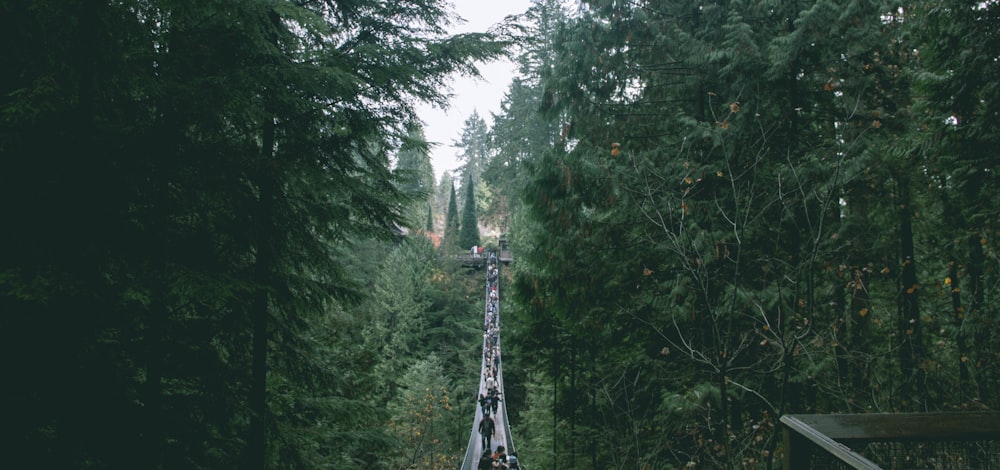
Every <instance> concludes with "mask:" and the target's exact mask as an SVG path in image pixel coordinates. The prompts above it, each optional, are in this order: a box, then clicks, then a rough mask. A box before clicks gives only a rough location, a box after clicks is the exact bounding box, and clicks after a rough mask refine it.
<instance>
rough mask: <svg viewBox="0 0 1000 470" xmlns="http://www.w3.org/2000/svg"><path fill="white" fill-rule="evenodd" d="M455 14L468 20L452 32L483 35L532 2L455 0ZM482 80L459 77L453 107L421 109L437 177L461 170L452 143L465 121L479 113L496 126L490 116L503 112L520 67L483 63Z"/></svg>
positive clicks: (520, 0)
mask: <svg viewBox="0 0 1000 470" xmlns="http://www.w3.org/2000/svg"><path fill="white" fill-rule="evenodd" d="M452 3H453V5H454V7H455V12H456V13H458V16H460V17H462V18H464V19H465V20H466V21H465V23H463V24H459V25H455V26H453V28H452V29H453V31H452V33H467V32H483V31H486V30H488V29H489V28H490V27H491V26H493V25H494V24H496V23H499V22H501V21H503V19H504V17H506V16H507V15H512V14H519V13H523V12H525V11H527V9H528V8H529V7H530V6H531V0H452ZM479 71H480V73H481V74H482V79H480V80H473V79H470V78H465V77H456V78H454V79H453V80H452V82H451V85H452V87H451V88H452V89H451V94H452V95H454V96H453V98H452V99H451V106H450V107H449V108H448V110H445V111H443V110H440V109H437V108H434V107H431V106H428V105H421V106H419V107H418V108H417V113H418V114H419V115H420V119H421V120H422V121H423V122H424V133H425V134H426V137H427V140H428V141H429V142H431V144H432V147H431V164H432V165H433V166H434V178H435V179H437V178H440V177H441V173H443V172H444V171H445V170H454V169H455V168H457V167H458V162H457V161H456V160H455V155H456V154H457V153H458V149H456V148H455V147H452V144H453V143H454V142H455V141H457V140H458V138H459V137H460V136H461V134H462V125H463V124H464V123H465V120H466V119H468V117H469V116H471V115H472V112H473V111H477V112H478V113H479V115H480V116H481V117H482V118H483V119H485V120H486V124H487V125H490V126H492V124H493V120H492V116H491V114H490V113H498V112H500V102H501V100H503V96H504V93H506V92H507V88H508V86H509V85H510V82H511V79H512V78H513V77H514V74H515V72H516V71H517V66H516V65H514V64H513V63H511V62H508V61H499V62H493V63H488V64H479Z"/></svg>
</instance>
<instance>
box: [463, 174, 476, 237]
mask: <svg viewBox="0 0 1000 470" xmlns="http://www.w3.org/2000/svg"><path fill="white" fill-rule="evenodd" d="M463 189H465V206H464V207H462V220H461V223H460V225H461V228H460V229H459V230H460V231H459V234H458V246H459V247H460V248H469V247H473V246H479V216H478V214H479V212H478V211H476V183H475V182H474V181H473V179H472V178H471V177H470V178H466V180H465V188H463Z"/></svg>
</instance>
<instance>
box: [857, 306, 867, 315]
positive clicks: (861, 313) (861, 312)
mask: <svg viewBox="0 0 1000 470" xmlns="http://www.w3.org/2000/svg"><path fill="white" fill-rule="evenodd" d="M858 315H861V316H862V317H863V316H865V315H868V309H867V308H863V309H861V310H860V311H859V312H858Z"/></svg>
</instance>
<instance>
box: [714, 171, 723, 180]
mask: <svg viewBox="0 0 1000 470" xmlns="http://www.w3.org/2000/svg"><path fill="white" fill-rule="evenodd" d="M715 176H718V177H719V178H722V170H719V171H716V172H715Z"/></svg>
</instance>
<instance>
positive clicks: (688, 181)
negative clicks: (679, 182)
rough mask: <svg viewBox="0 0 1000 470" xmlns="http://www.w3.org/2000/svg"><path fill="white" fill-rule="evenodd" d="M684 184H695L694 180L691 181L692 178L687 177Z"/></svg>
mask: <svg viewBox="0 0 1000 470" xmlns="http://www.w3.org/2000/svg"><path fill="white" fill-rule="evenodd" d="M684 182H685V183H687V184H691V183H693V182H694V180H692V179H691V177H690V176H688V177H685V178H684Z"/></svg>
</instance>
